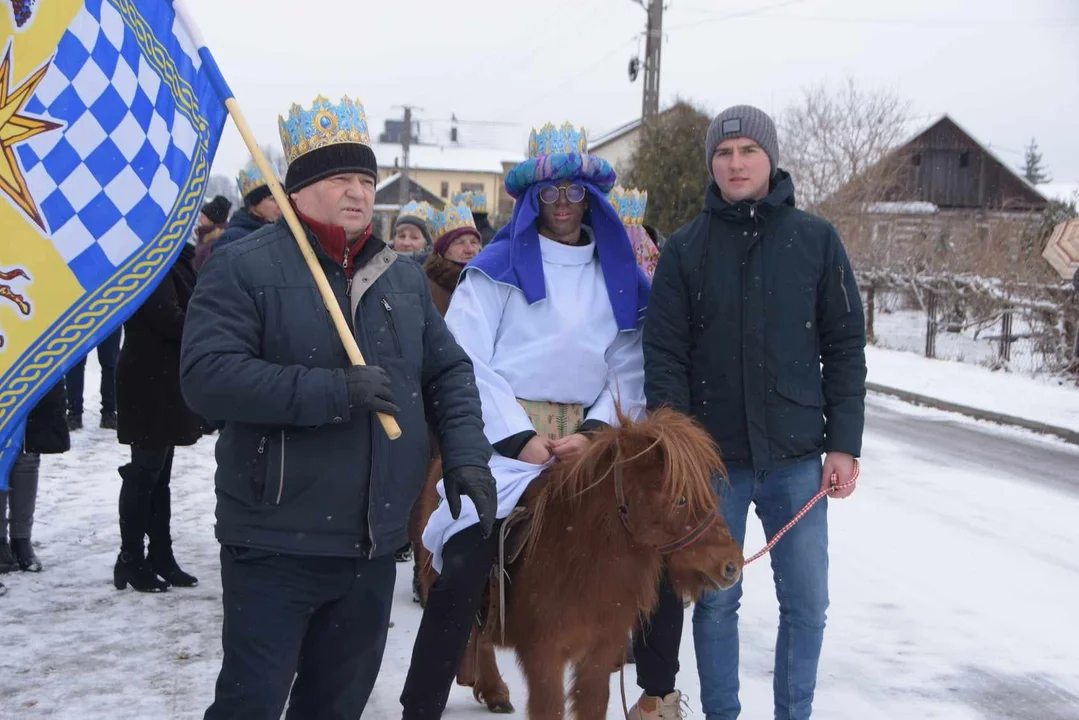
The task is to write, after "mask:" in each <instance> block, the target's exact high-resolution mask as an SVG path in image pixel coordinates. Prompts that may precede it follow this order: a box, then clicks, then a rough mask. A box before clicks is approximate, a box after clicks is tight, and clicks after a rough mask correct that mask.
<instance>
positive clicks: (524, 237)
mask: <svg viewBox="0 0 1079 720" xmlns="http://www.w3.org/2000/svg"><path fill="white" fill-rule="evenodd" d="M615 177H616V176H615V172H614V169H613V168H612V167H611V165H610V163H608V162H607V161H606V160H604V159H603V158H601V157H598V156H596V155H590V154H589V153H588V138H587V135H586V132H585V130H584V128H581V129H580V130H578V129H577V128H575V127H574V126H573V125H571V124H569V123H568V122H567V123H565V124H563V125H562V126H561V127H557V128H556V127H555V126H554V125H552V124H551V123H547V124H546V125H544V126H543V127H542V128H540V130H538V131H537V130H533V131H532V134H531V135H530V136H529V139H528V159H527V160H525V161H524V162H522V163H521V164H519V165H517V166H516V167H515V168H513V170H511V171H510V172H509V175H507V176H506V191H507V192H508V193H509V194H510V195H511V196H513V197H514V198H515V199H516V200H517V203H516V205H515V206H514V208H513V219H512V220H511V221H510V223H509V224H508V225H506V226H505V227H503V228H502V229H501V230H499V232H498V234H497V235H495V237H494V239H493V240H492V241H491V243H490V244H489V245H488V246H487V247H486V248H484V250H483V251H482V252H481V253H480V254H479V255H477V256H476V258H475V259H474V260H473V261H472V262H471V263H469V264H468V266H467V267H466V268H465V269H466V271H468V270H472V269H475V270H479V271H480V272H482V273H484V274H485V275H487V276H488V277H490V278H491V279H492V280H494V281H495V282H500V283H504V284H507V285H512V286H513V287H515V288H517V289H518V290H520V291H521V292H522V293H524V296H525V299H526V300H527V301H528V303H529V304H532V303H536V302H539V301H540V300H543V299H544V298H545V297H547V289H546V284H545V283H544V279H543V258H542V256H541V254H540V244H539V233H538V231H537V230H536V220H537V219H538V218H539V202H540V201H539V193H540V190H541V189H542V188H543V187H545V186H547V185H556V184H558V183H561V182H565V181H572V182H577V183H580V184H581V185H582V186H583V187H584V188H585V190H586V191H587V195H588V211H587V212H586V213H585V218H584V224H585V225H587V226H589V227H590V228H591V229H592V234H593V237H594V239H595V242H596V251H597V253H598V255H599V261H600V267H602V268H603V277H604V280H605V281H606V284H607V296H608V297H609V298H610V301H611V308H612V309H613V310H614V317H615V320H616V321H617V322H618V329H619V330H635V329H636V328H637V327H638V325H639V323H640V322H641V320H643V318H644V311H645V308H646V307H647V306H648V293H649V289H650V284H649V281H648V278H647V277H646V276H645V274H644V273H643V272H642V271H641V269H640V267H639V266H638V265H637V260H636V255H635V254H634V250H633V245H632V244H631V243H630V239H629V235H628V234H627V233H626V228H625V226H624V225H623V224H622V221H621V219H620V218H619V216H618V212H617V211H616V210H615V209H614V207H613V206H612V205H611V203H610V201H609V200H608V199H607V194H608V193H609V192H610V191H611V189H612V188H613V187H614V185H615Z"/></svg>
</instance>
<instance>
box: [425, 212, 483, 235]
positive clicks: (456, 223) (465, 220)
mask: <svg viewBox="0 0 1079 720" xmlns="http://www.w3.org/2000/svg"><path fill="white" fill-rule="evenodd" d="M461 228H472V229H473V230H475V229H476V221H475V219H474V218H473V217H472V211H471V210H469V209H468V205H465V204H464V203H459V204H456V205H454V204H450V205H446V209H445V210H443V211H442V212H439V213H435V222H434V226H433V227H432V228H431V237H433V238H434V239H435V240H436V241H437V240H438V238H440V237H442V236H443V235H445V234H447V233H451V232H453V231H454V230H460V229H461Z"/></svg>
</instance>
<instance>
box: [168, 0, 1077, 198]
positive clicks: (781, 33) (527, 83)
mask: <svg viewBox="0 0 1079 720" xmlns="http://www.w3.org/2000/svg"><path fill="white" fill-rule="evenodd" d="M188 5H189V7H190V10H191V13H192V15H193V16H194V18H195V20H196V22H197V23H198V24H199V25H200V28H201V30H202V33H203V35H204V36H205V38H206V43H207V45H208V46H209V48H210V50H211V52H213V54H214V56H215V57H216V58H217V61H218V64H219V65H220V66H221V69H222V71H223V73H224V74H225V77H226V78H227V80H228V81H229V84H230V85H231V86H232V89H233V91H234V92H235V94H236V97H237V99H238V101H239V102H240V105H241V107H242V108H243V109H244V112H245V114H246V115H247V117H248V120H249V121H250V122H251V124H252V126H253V127H254V130H255V133H256V135H257V136H258V138H259V140H260V142H262V143H263V144H267V143H273V144H274V145H275V147H280V141H279V139H278V131H277V116H278V114H279V113H281V114H286V113H287V111H288V108H289V106H290V104H291V103H293V102H299V103H301V104H304V105H309V104H310V102H311V101H312V100H313V99H314V97H315V95H316V94H319V93H321V94H323V95H326V96H328V97H330V98H335V99H336V98H338V97H340V95H341V94H342V93H348V94H350V95H352V96H354V97H359V98H360V99H361V100H362V102H363V103H364V105H365V106H366V108H367V112H368V117H369V121H370V122H371V124H372V133H373V134H377V132H379V131H380V130H381V129H382V121H383V120H384V119H385V118H387V117H399V116H400V112H401V111H400V106H401V105H404V104H406V103H407V104H410V105H413V106H416V107H417V108H418V109H417V110H416V112H415V117H416V119H418V120H420V121H421V122H427V121H432V122H434V121H443V120H446V119H448V118H449V117H450V114H451V113H455V114H456V115H457V117H458V118H460V119H461V120H463V121H468V122H466V123H465V124H462V126H461V130H460V132H461V136H462V139H463V140H472V141H475V142H485V143H487V144H495V145H498V146H508V147H510V148H512V149H515V150H523V147H524V144H525V141H526V139H527V135H528V131H529V129H530V128H531V127H533V126H538V125H541V124H543V123H544V122H546V121H552V122H556V123H561V122H562V121H564V120H567V119H568V120H570V121H572V122H573V123H575V124H577V125H584V126H586V127H587V128H588V130H589V134H590V135H591V136H593V137H595V136H598V135H600V134H602V133H603V132H606V131H607V130H610V129H612V128H614V127H617V126H618V125H621V124H623V123H626V122H628V121H630V120H632V119H634V118H635V117H638V116H639V115H640V109H641V91H642V79H641V78H639V79H638V80H637V82H635V83H630V82H629V79H628V75H627V71H626V68H627V65H628V62H629V59H630V57H631V56H633V55H635V54H637V53H638V52H639V53H640V55H641V56H642V58H643V54H644V41H643V39H642V38H641V37H640V35H641V32H642V30H643V29H644V26H645V12H644V10H643V9H642V8H641V7H640V6H639V5H638V4H636V3H635V2H633V0H584V1H582V0H543V1H542V2H529V3H524V2H518V0H470V1H469V2H451V1H448V0H442V1H441V2H435V1H428V0H422V1H412V2H407V1H405V0H381V1H380V2H371V1H369V0H319V1H318V2H296V0H188ZM664 31H665V36H666V37H665V39H664V45H663V58H662V74H661V78H660V92H661V104H663V105H667V104H669V103H670V102H672V101H673V100H674V98H675V97H676V96H681V97H683V98H688V99H691V100H693V101H694V102H696V103H698V104H700V105H703V106H705V107H706V108H708V109H709V110H710V111H711V112H718V111H719V110H722V109H723V108H724V107H727V106H728V105H734V104H739V103H750V104H754V105H757V106H759V107H761V108H762V109H764V110H767V111H769V112H772V113H776V114H778V113H779V112H780V111H782V109H783V108H784V107H785V106H786V105H787V104H788V103H790V102H792V101H795V100H797V98H798V97H799V94H800V88H802V87H804V86H806V85H808V84H813V83H818V82H822V81H823V82H829V83H833V84H838V83H840V82H842V81H844V79H845V78H847V77H848V76H850V77H854V78H855V79H856V80H858V81H859V83H860V84H861V85H863V86H864V87H867V88H878V87H879V88H886V89H890V90H893V91H894V92H896V93H897V94H899V95H900V96H901V97H903V98H904V99H906V100H909V101H910V103H911V107H912V109H913V111H914V112H915V114H916V115H918V116H921V118H922V119H923V120H925V121H928V120H929V119H930V117H935V116H938V115H940V114H942V113H945V112H946V113H948V114H949V115H951V116H952V117H953V118H954V119H955V120H957V121H958V122H959V123H960V124H961V125H962V126H964V127H965V128H966V129H967V130H968V131H969V132H971V133H972V134H973V135H974V136H975V137H976V138H977V139H979V140H981V141H982V142H984V143H988V144H991V146H992V148H993V150H994V151H995V152H996V153H997V154H998V155H999V156H1000V157H1001V159H1003V160H1004V161H1005V162H1007V163H1009V164H1011V165H1013V166H1015V165H1017V164H1019V163H1021V162H1022V159H1023V148H1024V146H1025V145H1027V144H1028V143H1029V142H1030V139H1031V137H1036V138H1037V140H1038V145H1039V146H1040V148H1041V151H1042V153H1043V155H1044V159H1045V162H1046V164H1047V166H1048V168H1049V171H1050V173H1051V174H1052V175H1053V178H1054V180H1056V181H1058V182H1076V181H1079V42H1077V41H1076V37H1077V36H1079V0H904V2H887V3H885V2H884V1H883V0H741V1H739V2H735V1H734V0H668V9H667V11H666V12H665V14H664ZM480 121H482V122H488V123H505V124H489V125H480V124H473V123H476V122H480ZM434 127H439V125H438V123H437V122H435V125H434ZM441 127H443V128H444V127H446V125H445V123H442V125H441ZM702 142H703V139H702ZM780 153H781V154H782V148H781V149H780ZM247 157H248V155H247V151H246V149H245V148H244V146H243V144H242V142H241V140H240V137H239V133H237V132H236V130H235V128H234V127H233V126H232V125H231V123H230V124H229V125H228V126H227V128H226V131H225V137H224V139H223V140H222V143H221V147H220V150H219V152H218V156H217V160H216V162H215V167H214V172H215V173H224V174H229V175H232V174H234V173H235V171H236V169H237V168H238V167H239V166H240V165H242V164H243V162H245V161H246V160H247ZM781 164H782V158H781Z"/></svg>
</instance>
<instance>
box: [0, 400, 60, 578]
mask: <svg viewBox="0 0 1079 720" xmlns="http://www.w3.org/2000/svg"><path fill="white" fill-rule="evenodd" d="M66 413H67V401H66V399H65V397H64V381H63V379H61V380H60V381H59V382H57V383H56V385H54V386H53V388H52V390H50V391H49V392H47V393H45V395H44V396H42V398H41V400H39V401H38V403H37V405H35V406H34V409H33V410H31V411H30V414H29V415H28V416H27V417H26V435H25V436H24V438H23V448H22V452H21V453H20V454H19V457H17V458H16V459H15V463H14V465H12V467H11V471H10V473H9V475H8V485H9V488H8V490H5V491H0V573H6V572H11V571H12V570H15V569H16V568H18V569H19V570H23V571H25V572H41V562H40V561H39V560H38V559H37V556H36V555H35V554H34V548H33V546H32V545H31V543H30V531H31V530H32V529H33V526H34V508H35V506H36V505H37V485H38V472H39V470H40V468H41V455H42V454H54V453H64V452H67V451H68V450H70V449H71V435H70V433H69V431H68V427H67V414H66ZM9 531H10V537H11V544H10V545H8V533H9ZM2 587H3V586H0V588H2ZM2 594H3V591H2V590H0V595H2Z"/></svg>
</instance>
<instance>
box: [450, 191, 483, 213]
mask: <svg viewBox="0 0 1079 720" xmlns="http://www.w3.org/2000/svg"><path fill="white" fill-rule="evenodd" d="M450 202H452V203H453V204H454V205H467V206H468V207H469V209H471V210H472V212H474V213H485V212H487V194H486V193H482V192H474V191H472V190H469V191H468V192H463V193H457V194H455V195H454V196H453V197H452V198H451V200H450Z"/></svg>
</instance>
